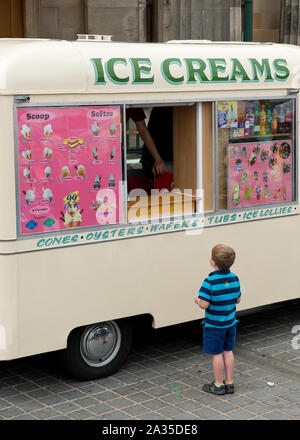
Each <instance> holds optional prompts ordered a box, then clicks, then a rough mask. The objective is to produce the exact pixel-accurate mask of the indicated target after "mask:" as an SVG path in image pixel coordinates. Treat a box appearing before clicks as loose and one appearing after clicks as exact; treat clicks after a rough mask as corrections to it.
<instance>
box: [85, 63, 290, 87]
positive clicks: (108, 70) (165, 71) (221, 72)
mask: <svg viewBox="0 0 300 440" xmlns="http://www.w3.org/2000/svg"><path fill="white" fill-rule="evenodd" d="M90 61H91V63H92V64H93V67H94V71H95V84H96V85H97V84H98V85H105V84H106V83H107V82H111V83H114V84H120V85H121V84H123V85H126V84H129V83H130V84H154V83H155V79H156V78H155V74H154V73H153V69H152V63H151V60H150V58H110V59H108V60H106V61H105V60H103V59H102V58H91V60H90ZM160 70H161V76H162V77H163V78H164V79H165V81H167V82H168V83H170V84H172V85H179V84H183V83H186V84H196V83H197V82H200V83H204V84H205V83H219V82H230V83H235V82H238V81H240V82H258V81H274V80H275V81H286V80H287V78H288V77H289V75H290V72H289V69H288V67H287V61H286V60H285V59H284V58H276V59H274V60H269V59H268V58H262V59H260V60H258V59H256V58H249V59H248V60H247V65H246V63H244V64H243V63H242V62H241V61H240V60H239V59H238V58H231V59H230V60H226V59H225V58H206V59H202V58H166V59H164V60H162V62H161V65H160Z"/></svg>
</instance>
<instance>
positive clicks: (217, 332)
mask: <svg viewBox="0 0 300 440" xmlns="http://www.w3.org/2000/svg"><path fill="white" fill-rule="evenodd" d="M235 337H236V324H235V325H232V326H231V327H227V328H216V327H204V329H203V351H204V353H206V354H221V353H223V351H231V350H233V348H234V343H235Z"/></svg>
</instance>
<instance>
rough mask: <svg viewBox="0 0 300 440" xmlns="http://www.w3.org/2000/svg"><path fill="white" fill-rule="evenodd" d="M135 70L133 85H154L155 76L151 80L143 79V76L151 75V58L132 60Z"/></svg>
mask: <svg viewBox="0 0 300 440" xmlns="http://www.w3.org/2000/svg"><path fill="white" fill-rule="evenodd" d="M129 60H130V62H131V64H132V69H133V81H132V84H140V83H144V84H145V83H146V84H153V83H154V75H152V76H151V77H149V78H142V76H141V74H142V73H144V74H145V75H149V74H150V73H151V61H150V60H149V58H130V59H129ZM141 63H143V64H142V65H140V64H141Z"/></svg>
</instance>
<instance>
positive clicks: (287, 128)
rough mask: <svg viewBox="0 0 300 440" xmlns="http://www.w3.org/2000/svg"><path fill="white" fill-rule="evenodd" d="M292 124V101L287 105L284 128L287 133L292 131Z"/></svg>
mask: <svg viewBox="0 0 300 440" xmlns="http://www.w3.org/2000/svg"><path fill="white" fill-rule="evenodd" d="M291 126H292V109H291V105H290V103H287V104H286V105H285V115H284V128H285V133H289V132H290V131H291Z"/></svg>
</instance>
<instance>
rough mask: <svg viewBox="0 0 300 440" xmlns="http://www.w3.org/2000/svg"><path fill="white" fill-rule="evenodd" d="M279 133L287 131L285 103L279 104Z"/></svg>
mask: <svg viewBox="0 0 300 440" xmlns="http://www.w3.org/2000/svg"><path fill="white" fill-rule="evenodd" d="M278 107H279V112H278V133H285V109H284V105H283V104H281V105H279V106H278Z"/></svg>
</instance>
